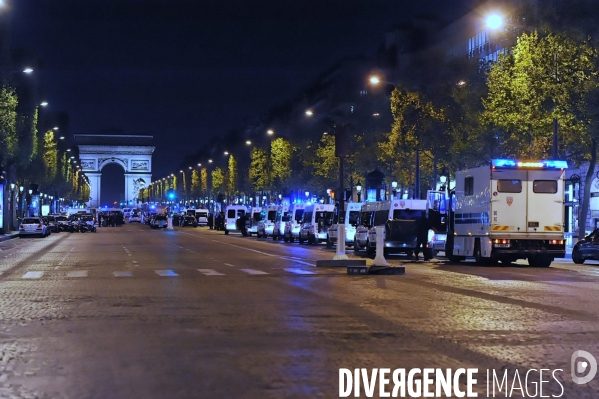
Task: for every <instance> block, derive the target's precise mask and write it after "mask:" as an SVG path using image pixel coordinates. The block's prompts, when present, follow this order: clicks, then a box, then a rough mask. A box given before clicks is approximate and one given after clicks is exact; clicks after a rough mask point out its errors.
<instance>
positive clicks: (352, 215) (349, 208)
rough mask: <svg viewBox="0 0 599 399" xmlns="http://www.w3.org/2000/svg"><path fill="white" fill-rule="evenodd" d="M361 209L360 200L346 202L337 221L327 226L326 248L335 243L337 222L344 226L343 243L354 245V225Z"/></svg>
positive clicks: (356, 223)
mask: <svg viewBox="0 0 599 399" xmlns="http://www.w3.org/2000/svg"><path fill="white" fill-rule="evenodd" d="M361 209H362V203H361V202H346V203H345V211H344V212H340V213H339V215H338V221H337V223H335V224H333V225H332V226H331V227H329V230H328V236H327V248H332V247H333V246H334V245H335V244H336V243H337V232H338V226H339V224H343V225H344V226H345V245H349V246H352V245H354V237H355V235H356V226H357V225H358V219H359V217H360V211H361Z"/></svg>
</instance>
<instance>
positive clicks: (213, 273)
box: [198, 269, 225, 276]
mask: <svg viewBox="0 0 599 399" xmlns="http://www.w3.org/2000/svg"><path fill="white" fill-rule="evenodd" d="M198 271H199V272H200V273H202V274H203V275H204V276H224V275H225V274H224V273H219V272H217V271H216V270H213V269H198Z"/></svg>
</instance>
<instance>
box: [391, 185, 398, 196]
mask: <svg viewBox="0 0 599 399" xmlns="http://www.w3.org/2000/svg"><path fill="white" fill-rule="evenodd" d="M391 190H392V191H393V197H392V198H391V199H397V182H396V181H395V180H393V181H392V182H391Z"/></svg>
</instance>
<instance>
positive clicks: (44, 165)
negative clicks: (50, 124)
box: [0, 83, 90, 202]
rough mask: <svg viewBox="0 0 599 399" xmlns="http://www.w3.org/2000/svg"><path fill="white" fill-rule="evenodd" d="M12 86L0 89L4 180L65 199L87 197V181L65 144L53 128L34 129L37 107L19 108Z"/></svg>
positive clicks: (0, 152)
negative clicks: (60, 144) (28, 109)
mask: <svg viewBox="0 0 599 399" xmlns="http://www.w3.org/2000/svg"><path fill="white" fill-rule="evenodd" d="M22 108H23V107H19V98H18V95H17V91H16V89H15V88H13V87H11V86H10V85H9V84H8V83H5V84H4V85H3V87H2V90H1V92H0V169H2V171H3V175H4V178H5V181H7V182H8V183H15V184H16V185H17V186H24V187H28V188H29V187H35V188H36V189H38V190H40V191H45V192H47V193H53V194H54V193H55V194H56V195H58V196H60V197H62V198H65V199H67V200H69V201H82V202H83V201H88V200H89V195H90V193H89V182H88V180H87V178H86V177H85V175H84V174H83V173H82V172H80V171H79V170H78V169H77V168H76V167H74V166H73V163H72V162H71V158H70V156H69V152H68V151H67V149H66V148H64V149H63V148H59V147H60V146H59V143H58V139H57V137H56V135H55V132H54V130H53V129H48V130H46V131H45V132H39V131H38V114H39V108H35V110H34V111H33V113H32V114H28V113H27V111H25V112H23V111H21V109H22Z"/></svg>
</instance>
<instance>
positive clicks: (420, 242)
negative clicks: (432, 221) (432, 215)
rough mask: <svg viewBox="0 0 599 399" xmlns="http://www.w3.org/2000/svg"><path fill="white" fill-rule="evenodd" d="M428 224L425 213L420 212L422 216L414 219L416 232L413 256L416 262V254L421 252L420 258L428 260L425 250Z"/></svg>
mask: <svg viewBox="0 0 599 399" xmlns="http://www.w3.org/2000/svg"><path fill="white" fill-rule="evenodd" d="M429 228H430V226H429V222H428V219H427V218H426V215H425V212H424V211H423V212H422V215H421V216H420V217H419V218H418V219H416V231H417V240H416V250H415V251H414V254H415V256H416V260H419V259H418V254H419V253H420V252H422V257H423V258H424V260H429V259H430V258H429V256H428V251H427V248H426V244H427V242H428V230H429Z"/></svg>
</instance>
